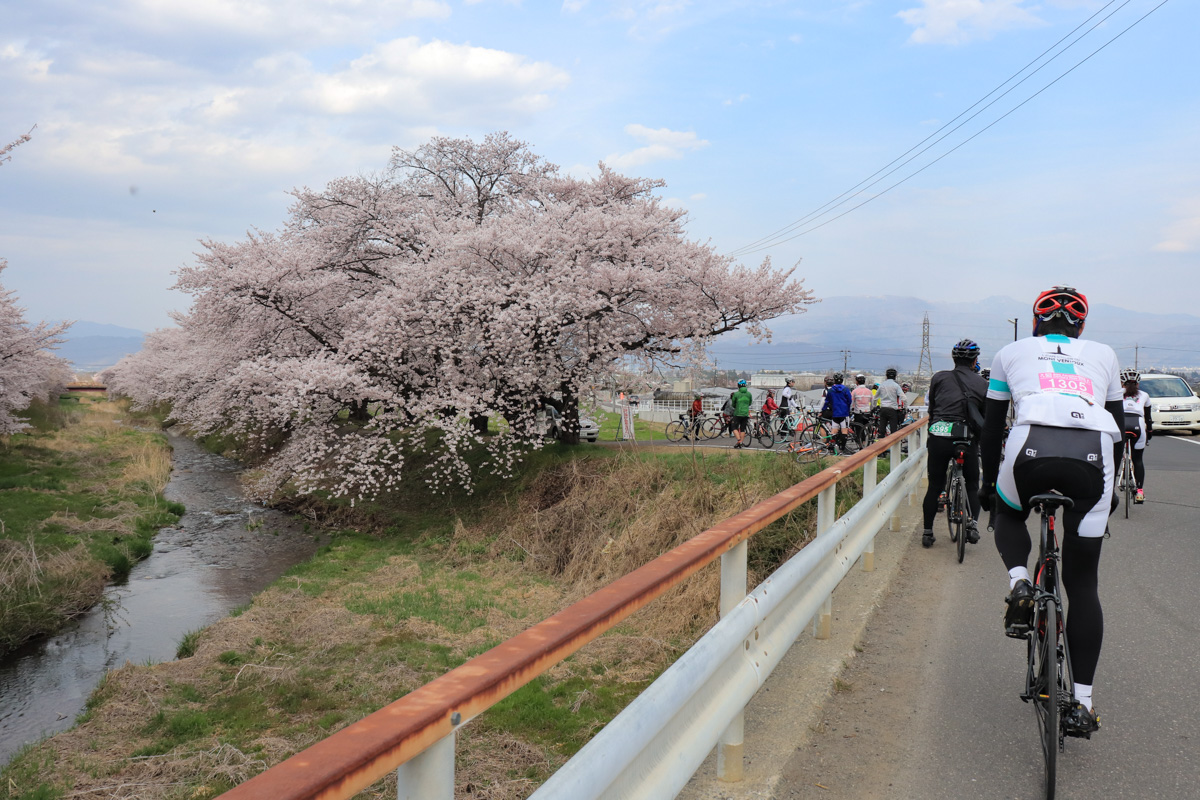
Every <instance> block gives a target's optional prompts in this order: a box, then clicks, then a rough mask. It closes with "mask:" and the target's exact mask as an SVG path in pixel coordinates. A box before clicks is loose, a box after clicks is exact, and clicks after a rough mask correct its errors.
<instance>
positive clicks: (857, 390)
mask: <svg viewBox="0 0 1200 800" xmlns="http://www.w3.org/2000/svg"><path fill="white" fill-rule="evenodd" d="M854 383H855V384H856V385H855V387H854V389H853V390H851V392H850V415H851V417H852V418H853V420H854V421H855V422H857V423H861V424H862V426H863V430H867V429H868V428H869V427H870V424H871V406H872V405H873V403H874V400H875V395H873V394H871V389H870V387H868V386H867V376H866V375H862V374H859V375H855V376H854Z"/></svg>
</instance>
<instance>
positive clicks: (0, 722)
mask: <svg viewBox="0 0 1200 800" xmlns="http://www.w3.org/2000/svg"><path fill="white" fill-rule="evenodd" d="M168 438H169V439H170V442H171V446H172V447H173V448H174V453H173V455H172V465H173V467H174V470H173V471H172V473H171V479H170V482H169V483H168V484H167V486H166V489H165V490H164V491H163V494H164V495H165V496H166V498H167V499H168V500H174V501H176V502H179V503H183V504H184V505H185V506H186V507H187V512H186V513H185V514H184V515H183V518H182V519H180V520H179V523H178V524H177V525H176V526H175V527H172V528H164V529H162V530H161V531H159V533H158V535H157V536H155V539H154V552H153V553H152V554H151V555H150V557H149V558H147V559H145V560H144V561H142V562H140V563H139V564H137V565H136V566H135V567H134V568H133V571H132V572H131V573H130V576H129V581H128V582H127V583H126V584H125V585H123V586H112V587H109V589H108V591H107V593H106V594H107V597H108V599H109V600H110V601H111V602H110V603H109V605H110V606H111V605H113V604H116V608H117V610H116V613H115V614H113V613H110V614H108V615H107V616H106V615H105V612H104V610H103V608H101V607H100V606H97V607H96V608H94V609H93V610H92V611H90V612H88V613H87V614H85V615H83V616H82V617H80V618H79V619H77V620H75V621H73V622H72V623H71V624H70V625H69V626H68V627H67V628H66V629H64V630H63V631H62V632H61V633H59V634H57V635H55V636H52V637H49V638H46V639H42V640H39V641H36V642H31V643H29V644H28V645H26V646H25V647H23V648H21V649H20V650H18V651H16V652H14V653H11V654H9V655H8V656H7V657H6V658H5V659H4V660H3V661H2V662H0V765H3V764H5V763H7V761H8V760H9V759H10V758H11V757H12V756H13V754H14V753H16V752H17V750H19V749H20V748H21V746H22V745H23V744H25V743H27V742H32V741H37V740H39V739H41V738H42V737H43V736H47V735H50V734H53V733H56V732H58V731H61V730H65V729H66V728H69V727H71V725H72V724H73V723H74V721H75V717H76V716H77V715H78V714H79V713H80V712H81V711H82V710H83V708H84V703H85V702H86V700H87V698H88V695H89V694H91V692H92V689H94V688H95V686H96V684H97V683H98V682H99V680H100V679H101V678H102V677H103V676H104V673H105V672H107V671H108V670H110V669H115V668H117V667H120V666H122V665H124V664H125V663H126V662H127V661H130V662H133V663H135V664H145V663H151V662H161V661H170V660H172V659H174V658H175V651H176V648H177V647H178V646H179V642H180V640H181V639H183V636H184V634H186V633H188V632H189V631H194V630H197V629H199V628H203V627H205V626H206V625H210V624H212V623H213V622H216V621H217V620H219V619H221V618H222V617H224V616H226V615H227V614H228V613H229V612H230V611H231V610H232V609H234V608H237V607H238V606H241V605H245V604H246V603H248V602H249V601H250V599H251V598H252V597H253V596H254V595H255V594H257V593H258V592H259V591H261V590H262V589H264V588H266V587H267V586H268V585H269V584H270V583H271V582H272V581H274V580H275V579H276V578H278V577H279V576H280V575H281V574H283V572H284V571H286V570H287V569H288V567H290V566H292V565H294V564H297V563H300V562H302V561H305V560H307V559H308V558H309V557H311V556H312V554H313V553H314V552H315V551H316V548H317V546H318V544H319V542H318V541H317V539H316V536H315V535H313V534H310V533H305V532H304V529H303V524H302V523H300V522H297V521H296V520H294V519H293V518H292V517H291V516H289V515H287V514H284V513H281V512H278V511H274V510H272V509H268V508H263V507H262V506H260V505H258V504H256V503H254V502H252V501H249V500H247V499H245V497H244V496H243V495H242V492H241V489H240V487H239V485H238V474H239V472H240V471H241V467H240V466H239V465H238V464H237V463H236V462H234V461H230V460H229V459H227V458H222V457H221V456H217V455H213V454H212V453H208V452H205V451H204V450H203V449H202V448H201V447H200V446H199V445H197V444H196V443H195V442H194V441H192V440H191V439H188V438H186V437H184V436H178V435H175V434H172V433H168Z"/></svg>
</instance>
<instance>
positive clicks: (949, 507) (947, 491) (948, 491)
mask: <svg viewBox="0 0 1200 800" xmlns="http://www.w3.org/2000/svg"><path fill="white" fill-rule="evenodd" d="M957 466H958V464H956V463H954V460H953V459H951V460H950V463H949V464H947V465H946V482H945V483H943V484H942V497H944V498H946V499H945V501H943V502H941V503H940V505H941V508H942V509H943V510H945V512H946V527H947V528H949V529H950V541H952V542H956V541H958V539H957V536H958V532H957V529H956V528H955V527H954V503H953V502H952V501H953V500H954V496H953V489H954V480H955V476H956V475H957V470H956V469H955V467H957Z"/></svg>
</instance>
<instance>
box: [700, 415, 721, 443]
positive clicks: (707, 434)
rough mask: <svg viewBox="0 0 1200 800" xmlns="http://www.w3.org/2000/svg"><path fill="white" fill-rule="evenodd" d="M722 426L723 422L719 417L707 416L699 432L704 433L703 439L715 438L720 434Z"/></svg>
mask: <svg viewBox="0 0 1200 800" xmlns="http://www.w3.org/2000/svg"><path fill="white" fill-rule="evenodd" d="M724 427H725V424H724V423H723V422H722V421H721V419H720V417H709V418H708V419H706V420H704V426H703V428H701V430H700V432H701V433H702V434H704V438H705V439H715V438H717V437H718V436H720V435H721V431H722V429H723V428H724Z"/></svg>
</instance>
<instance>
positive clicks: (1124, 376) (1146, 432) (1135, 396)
mask: <svg viewBox="0 0 1200 800" xmlns="http://www.w3.org/2000/svg"><path fill="white" fill-rule="evenodd" d="M1141 380H1142V376H1141V373H1139V372H1138V371H1137V370H1136V369H1123V370H1121V383H1122V384H1123V385H1124V387H1125V394H1124V396H1122V398H1121V404H1122V405H1123V406H1124V408H1125V428H1124V430H1125V435H1126V436H1131V437H1133V440H1134V441H1133V446H1132V447H1131V448H1129V452H1130V453H1131V455H1132V456H1133V459H1132V460H1133V481H1134V484H1135V485H1136V486H1137V494H1136V495H1134V497H1133V502H1135V503H1144V502H1146V492H1145V484H1146V464H1145V462H1143V461H1142V454H1143V453H1144V452H1145V450H1146V445H1147V444H1148V443H1149V442H1150V439H1151V437H1153V436H1154V424H1153V422H1152V420H1151V419H1150V395H1148V394H1146V393H1145V392H1143V391H1142V390H1141V389H1139V388H1138V384H1139V382H1140V381H1141ZM1124 454H1125V449H1124V448H1123V447H1122V448H1121V455H1122V457H1124Z"/></svg>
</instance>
